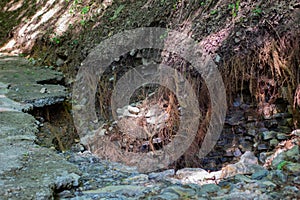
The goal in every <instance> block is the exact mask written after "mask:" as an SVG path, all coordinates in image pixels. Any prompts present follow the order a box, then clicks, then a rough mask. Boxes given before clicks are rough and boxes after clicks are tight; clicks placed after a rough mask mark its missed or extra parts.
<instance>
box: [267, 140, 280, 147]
mask: <svg viewBox="0 0 300 200" xmlns="http://www.w3.org/2000/svg"><path fill="white" fill-rule="evenodd" d="M278 143H279V141H278V140H277V139H271V140H270V141H269V144H270V146H271V147H276V146H277V145H278Z"/></svg>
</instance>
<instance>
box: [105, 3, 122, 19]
mask: <svg viewBox="0 0 300 200" xmlns="http://www.w3.org/2000/svg"><path fill="white" fill-rule="evenodd" d="M124 7H125V5H120V6H119V7H118V8H117V10H115V13H114V16H112V17H111V18H109V19H110V20H115V19H117V18H118V16H119V14H120V13H121V11H122V10H123V8H124Z"/></svg>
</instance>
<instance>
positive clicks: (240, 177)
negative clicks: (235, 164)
mask: <svg viewBox="0 0 300 200" xmlns="http://www.w3.org/2000/svg"><path fill="white" fill-rule="evenodd" d="M234 179H235V180H236V181H238V182H245V183H251V182H254V180H252V179H250V178H248V177H247V176H245V175H242V174H237V175H235V176H234Z"/></svg>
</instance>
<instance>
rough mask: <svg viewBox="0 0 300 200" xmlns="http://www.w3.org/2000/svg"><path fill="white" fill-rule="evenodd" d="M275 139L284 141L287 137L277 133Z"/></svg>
mask: <svg viewBox="0 0 300 200" xmlns="http://www.w3.org/2000/svg"><path fill="white" fill-rule="evenodd" d="M276 138H277V139H278V140H286V139H288V135H287V134H284V133H277V135H276Z"/></svg>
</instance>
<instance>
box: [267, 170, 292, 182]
mask: <svg viewBox="0 0 300 200" xmlns="http://www.w3.org/2000/svg"><path fill="white" fill-rule="evenodd" d="M267 177H268V179H270V180H274V181H277V182H280V183H286V181H287V175H286V174H284V173H283V172H282V170H273V171H270V172H269V174H268V175H267Z"/></svg>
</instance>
